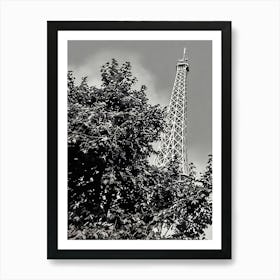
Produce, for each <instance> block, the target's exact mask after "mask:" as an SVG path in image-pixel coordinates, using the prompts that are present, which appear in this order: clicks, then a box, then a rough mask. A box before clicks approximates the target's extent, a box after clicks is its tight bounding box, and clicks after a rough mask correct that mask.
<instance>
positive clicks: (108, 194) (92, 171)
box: [68, 59, 164, 224]
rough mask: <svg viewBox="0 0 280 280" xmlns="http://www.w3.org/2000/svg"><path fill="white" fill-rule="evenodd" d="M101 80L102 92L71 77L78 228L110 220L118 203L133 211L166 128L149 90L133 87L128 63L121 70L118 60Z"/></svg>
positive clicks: (72, 193)
mask: <svg viewBox="0 0 280 280" xmlns="http://www.w3.org/2000/svg"><path fill="white" fill-rule="evenodd" d="M101 76H102V82H103V83H102V86H101V88H100V89H97V88H95V87H89V86H88V84H87V79H86V78H83V79H82V82H81V84H80V85H79V86H75V83H74V77H73V73H72V72H69V74H68V108H69V109H68V147H69V148H68V152H69V154H68V161H69V174H68V180H69V185H68V186H69V197H70V200H69V202H70V208H71V209H72V210H75V211H71V214H70V216H69V221H70V222H71V223H74V224H79V222H82V223H83V222H84V220H85V219H88V220H89V221H90V222H92V221H96V220H97V219H98V218H99V217H100V215H103V216H104V218H107V215H108V211H109V209H110V208H111V207H112V206H114V205H116V204H117V205H118V206H119V207H120V208H121V209H123V210H124V211H126V210H127V211H133V210H134V207H135V203H136V202H137V201H139V199H141V198H142V197H141V189H140V188H139V186H138V184H137V182H138V181H139V180H142V179H141V176H143V173H144V171H145V170H146V168H147V166H148V165H149V163H148V157H149V156H150V155H151V153H153V152H154V149H153V146H152V143H153V142H154V141H158V140H159V135H160V133H161V131H162V128H163V124H164V110H163V109H161V108H160V106H159V105H156V106H152V105H150V104H148V102H147V101H148V100H147V97H146V93H145V91H146V88H145V86H142V87H141V88H140V90H135V89H133V86H134V85H135V83H136V78H135V77H133V76H132V74H131V66H130V64H129V63H128V62H126V63H124V64H123V65H121V66H119V65H118V63H117V61H116V60H114V59H113V60H112V63H111V64H110V63H107V64H105V65H104V66H103V67H102V69H101ZM139 177H140V178H139ZM93 213H94V214H93Z"/></svg>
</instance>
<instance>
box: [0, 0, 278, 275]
mask: <svg viewBox="0 0 280 280" xmlns="http://www.w3.org/2000/svg"><path fill="white" fill-rule="evenodd" d="M0 5H1V6H0V7H1V15H0V19H1V23H0V25H1V32H0V34H1V40H0V42H1V60H0V61H1V83H0V84H1V102H0V103H1V110H0V113H1V126H0V127H1V153H0V154H1V193H0V196H1V201H0V207H1V208H0V210H1V216H0V218H1V224H0V229H1V235H0V237H1V239H0V240H1V243H0V248H1V249H0V254H1V255H0V257H1V260H0V265H1V266H0V279H3V280H4V279H5V280H6V279H29V280H32V279H34V280H35V279H36V280H38V279H81V280H82V279H122V280H125V279H161V280H164V279H266V280H268V279H279V278H280V270H279V253H280V246H279V234H280V231H279V223H280V219H279V187H280V186H279V172H280V169H279V167H280V165H279V145H280V141H279V140H280V139H279V128H280V123H279V109H280V108H279V105H280V104H279V81H278V80H279V74H280V73H279V47H280V46H279V31H280V30H279V29H280V28H279V18H280V17H279V11H280V9H279V8H280V2H279V1H276V0H275V1H178V2H177V1H161V2H159V1H141V2H133V1H126V2H109V1H106V0H105V1H103V2H94V1H85V2H82V1H60V2H58V1H48V2H43V1H25V0H21V1H5V0H3V1H2V2H1V3H0ZM47 20H231V21H232V25H233V37H232V39H233V57H232V58H233V77H232V78H233V99H232V101H233V150H232V155H233V170H232V171H233V197H232V198H233V259H232V260H226V261H224V260H220V261H217V260H208V261H202V260H200V261H198V260H193V261H191V260H181V261H177V260H172V261H170V260H158V261H157V260H155V261H151V260H146V261H137V260H131V261H124V260H123V261H122V260H116V261H96V260H95V261H94V260H87V261H84V260H79V261H76V260H61V261H50V260H46V179H47V174H46V21H47Z"/></svg>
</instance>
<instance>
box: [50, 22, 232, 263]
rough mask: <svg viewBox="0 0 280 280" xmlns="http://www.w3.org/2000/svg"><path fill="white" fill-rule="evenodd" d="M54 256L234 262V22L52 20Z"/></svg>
mask: <svg viewBox="0 0 280 280" xmlns="http://www.w3.org/2000/svg"><path fill="white" fill-rule="evenodd" d="M48 258H49V259H70V258H71V259H81V258H85V259H160V258H162V259H230V258H231V22H226V21H225V22H223V21H217V22H206V21H205V22H187V21H186V22H132V21H131V22H94V21H50V22H48Z"/></svg>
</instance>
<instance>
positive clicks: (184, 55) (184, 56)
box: [183, 48, 187, 60]
mask: <svg viewBox="0 0 280 280" xmlns="http://www.w3.org/2000/svg"><path fill="white" fill-rule="evenodd" d="M183 60H187V58H186V48H184V54H183Z"/></svg>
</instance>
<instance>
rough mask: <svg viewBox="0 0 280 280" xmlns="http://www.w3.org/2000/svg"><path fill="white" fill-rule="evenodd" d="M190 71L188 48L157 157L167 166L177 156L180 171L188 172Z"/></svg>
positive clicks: (179, 68)
mask: <svg viewBox="0 0 280 280" xmlns="http://www.w3.org/2000/svg"><path fill="white" fill-rule="evenodd" d="M188 72H189V64H188V58H187V56H186V48H184V54H183V58H182V59H179V60H178V61H177V65H176V77H175V81H174V85H173V90H172V94H171V99H170V103H169V107H168V112H167V121H166V127H165V130H164V133H163V135H162V139H161V143H160V152H159V154H158V155H157V157H156V159H155V163H156V165H158V166H165V165H166V164H167V163H168V162H170V161H171V160H172V159H174V158H175V157H177V159H178V161H179V168H180V173H181V174H183V175H187V174H188V154H187V74H188Z"/></svg>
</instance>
